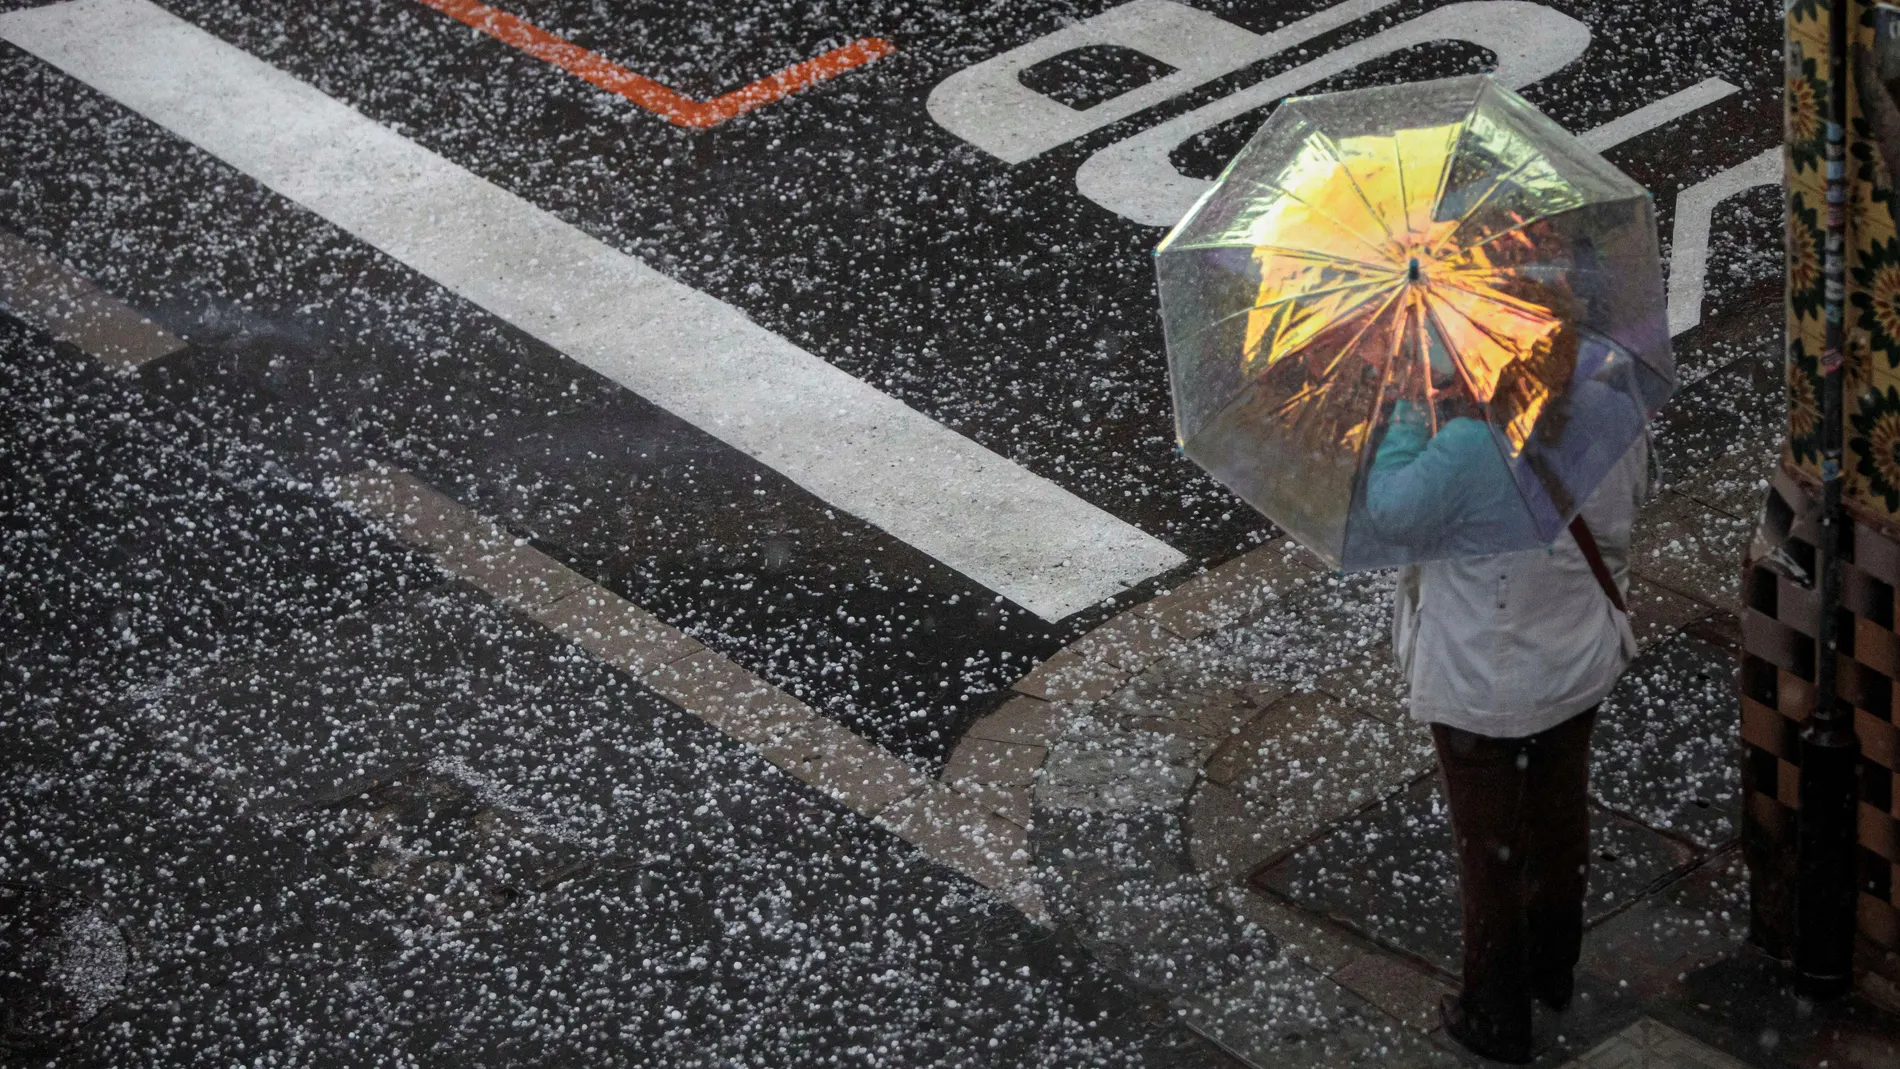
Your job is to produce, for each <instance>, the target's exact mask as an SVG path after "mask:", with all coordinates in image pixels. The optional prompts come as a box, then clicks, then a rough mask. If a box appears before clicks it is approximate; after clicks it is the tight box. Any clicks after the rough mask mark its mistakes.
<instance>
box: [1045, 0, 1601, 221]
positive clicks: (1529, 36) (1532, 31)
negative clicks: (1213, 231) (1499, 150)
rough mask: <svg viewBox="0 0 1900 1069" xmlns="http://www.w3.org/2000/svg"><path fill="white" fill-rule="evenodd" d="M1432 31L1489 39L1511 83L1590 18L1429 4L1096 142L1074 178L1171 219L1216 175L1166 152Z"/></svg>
mask: <svg viewBox="0 0 1900 1069" xmlns="http://www.w3.org/2000/svg"><path fill="white" fill-rule="evenodd" d="M1432 41H1468V42H1470V43H1472V44H1475V45H1477V46H1479V47H1480V48H1484V49H1488V50H1489V51H1490V52H1491V53H1492V54H1493V55H1495V56H1497V61H1498V62H1497V69H1496V71H1495V72H1494V73H1495V74H1496V76H1497V80H1498V83H1499V84H1501V85H1504V86H1508V87H1509V88H1512V89H1518V88H1522V87H1523V86H1526V85H1529V84H1530V83H1532V82H1534V81H1537V80H1538V79H1539V78H1543V77H1545V76H1546V75H1549V74H1554V73H1556V72H1557V71H1559V70H1562V69H1563V68H1564V66H1566V65H1567V64H1569V63H1570V62H1571V61H1572V60H1574V59H1576V58H1577V57H1578V56H1581V55H1583V52H1584V49H1586V48H1588V47H1590V28H1589V27H1587V26H1585V25H1584V24H1583V23H1581V22H1578V21H1577V20H1576V19H1573V18H1571V17H1570V16H1568V15H1565V14H1563V13H1561V12H1558V11H1553V10H1551V9H1550V8H1547V7H1545V6H1543V5H1542V4H1533V3H1525V2H1523V0H1473V2H1469V3H1461V4H1450V5H1447V6H1445V7H1441V8H1437V9H1435V10H1432V11H1427V12H1426V13H1425V14H1423V15H1420V16H1418V17H1416V18H1412V19H1408V20H1406V21H1404V22H1401V23H1399V24H1398V25H1396V26H1394V27H1392V28H1391V29H1388V30H1381V31H1380V32H1378V33H1375V34H1373V35H1372V36H1370V37H1367V38H1364V39H1362V40H1358V41H1354V42H1353V43H1351V44H1349V45H1346V46H1344V47H1342V48H1339V49H1337V50H1335V51H1332V52H1328V53H1326V54H1325V55H1322V56H1320V57H1319V58H1318V59H1315V60H1313V61H1312V62H1311V63H1305V64H1301V65H1300V66H1298V67H1295V68H1293V69H1292V70H1290V71H1286V72H1285V73H1282V74H1277V75H1274V76H1273V77H1271V78H1268V79H1267V80H1266V81H1263V82H1259V83H1256V84H1254V85H1251V86H1248V87H1247V88H1245V89H1242V90H1240V91H1239V92H1236V93H1232V94H1229V95H1228V96H1224V97H1222V98H1220V99H1219V100H1216V101H1214V102H1213V103H1210V104H1204V105H1202V106H1201V107H1198V108H1196V109H1194V110H1193V111H1190V112H1187V113H1186V114H1184V115H1177V116H1175V117H1174V118H1172V119H1169V120H1168V121H1167V122H1164V123H1161V124H1160V125H1158V126H1154V127H1151V128H1150V129H1147V130H1144V131H1142V132H1141V133H1139V134H1136V135H1135V136H1133V137H1130V138H1127V139H1126V140H1123V141H1118V142H1116V143H1115V144H1113V145H1110V146H1108V147H1107V148H1104V149H1102V150H1101V151H1099V152H1097V153H1095V154H1094V155H1092V156H1090V157H1089V158H1088V159H1087V160H1084V161H1083V163H1082V167H1081V169H1080V170H1078V171H1076V173H1075V185H1076V188H1077V189H1079V190H1081V191H1082V195H1083V196H1085V197H1087V198H1089V199H1090V200H1092V201H1094V202H1095V203H1097V204H1099V205H1101V206H1102V207H1104V208H1107V209H1108V210H1109V211H1111V212H1114V213H1115V214H1117V215H1120V216H1122V217H1123V218H1125V219H1132V220H1134V221H1135V222H1137V223H1146V224H1148V225H1149V226H1173V225H1174V224H1175V223H1177V222H1180V220H1181V217H1182V216H1184V215H1186V214H1187V212H1188V209H1189V208H1192V207H1193V206H1194V202H1195V201H1197V200H1199V199H1200V198H1201V195H1202V194H1204V193H1206V192H1207V190H1208V189H1209V188H1210V187H1211V186H1212V185H1213V183H1211V182H1208V181H1205V180H1203V179H1199V178H1190V177H1189V176H1187V175H1184V174H1182V173H1181V172H1180V171H1177V170H1175V168H1174V164H1173V163H1172V162H1171V161H1170V160H1169V156H1170V155H1171V154H1172V153H1173V152H1174V150H1175V148H1176V147H1177V146H1179V145H1180V144H1181V142H1183V141H1186V140H1187V139H1188V138H1190V137H1193V136H1194V135H1195V134H1198V133H1200V132H1202V131H1203V130H1209V129H1212V128H1214V127H1216V126H1219V125H1220V124H1221V123H1224V122H1226V121H1227V120H1229V119H1232V118H1234V117H1236V116H1239V115H1245V114H1246V113H1247V112H1250V111H1252V110H1254V109H1255V108H1259V107H1264V106H1266V105H1268V104H1272V103H1274V102H1275V101H1277V100H1279V99H1281V98H1282V97H1285V96H1287V95H1288V94H1290V93H1295V92H1298V91H1299V90H1301V89H1305V88H1306V87H1307V86H1310V85H1312V84H1313V83H1315V82H1318V81H1320V80H1322V79H1325V78H1330V77H1332V76H1333V75H1335V74H1339V73H1341V72H1343V71H1348V70H1351V69H1352V68H1354V67H1357V66H1358V65H1360V64H1361V63H1365V62H1368V61H1370V60H1374V59H1378V58H1379V57H1381V56H1386V55H1390V54H1392V53H1394V52H1397V51H1400V50H1401V49H1406V48H1410V47H1412V46H1414V45H1421V44H1427V43H1430V42H1432Z"/></svg>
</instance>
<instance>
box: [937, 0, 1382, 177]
mask: <svg viewBox="0 0 1900 1069" xmlns="http://www.w3.org/2000/svg"><path fill="white" fill-rule="evenodd" d="M1397 2H1398V0H1347V2H1346V3H1343V4H1339V5H1336V6H1334V7H1329V8H1327V9H1326V10H1324V11H1320V12H1317V13H1315V14H1312V15H1309V16H1307V17H1306V18H1303V19H1301V20H1299V21H1298V22H1295V23H1292V24H1291V25H1287V26H1282V27H1281V28H1279V29H1277V30H1275V31H1273V32H1272V33H1269V34H1264V35H1263V34H1257V33H1253V32H1250V31H1248V30H1246V29H1243V28H1241V27H1239V26H1236V25H1234V24H1233V23H1231V22H1228V21H1227V20H1226V19H1223V18H1221V17H1220V16H1218V15H1214V14H1210V13H1208V12H1206V11H1202V10H1200V9H1199V8H1192V7H1188V6H1187V5H1186V4H1177V3H1175V2H1174V0H1133V2H1132V3H1127V4H1122V5H1121V6H1119V7H1112V8H1109V9H1108V10H1107V11H1104V12H1102V13H1101V14H1099V15H1096V16H1094V17H1092V18H1086V19H1083V20H1082V21H1081V22H1078V23H1076V24H1074V25H1072V26H1065V27H1063V28H1062V29H1060V30H1057V31H1055V32H1054V33H1050V34H1045V35H1043V36H1041V37H1038V38H1036V39H1035V40H1033V41H1030V42H1029V43H1027V44H1024V45H1020V46H1018V47H1016V48H1012V49H1010V50H1009V51H1007V52H1004V53H1002V54H1000V55H995V56H991V57H990V58H989V59H986V60H984V61H983V62H981V63H976V64H973V65H971V66H968V67H965V68H963V69H962V70H960V71H958V72H956V73H955V74H952V75H951V76H950V77H948V78H945V79H944V80H943V81H941V82H939V83H937V87H936V88H935V89H932V90H931V91H930V97H929V99H928V100H927V101H926V102H925V107H926V109H927V110H928V111H929V112H930V117H931V118H933V119H935V120H937V124H938V125H939V126H942V127H943V128H944V129H946V130H948V131H950V132H951V133H953V134H955V135H957V136H958V137H961V138H963V139H964V140H965V141H968V142H969V143H970V144H972V145H975V146H976V147H977V148H980V149H982V150H983V151H985V152H987V153H989V154H990V155H992V156H996V157H997V158H999V159H1001V160H1003V161H1004V162H1005V163H1021V162H1023V161H1024V160H1027V159H1030V158H1031V157H1034V156H1037V155H1040V154H1041V153H1044V152H1047V151H1049V150H1050V149H1052V148H1055V147H1056V146H1057V145H1060V144H1062V143H1063V142H1065V141H1071V140H1073V139H1075V138H1078V137H1081V136H1082V135H1083V134H1086V133H1088V132H1089V131H1091V130H1099V129H1101V128H1102V127H1104V126H1107V125H1109V124H1110V123H1114V122H1119V121H1121V120H1122V119H1125V118H1127V117H1128V116H1130V115H1133V114H1134V113H1136V112H1138V111H1141V110H1142V109H1144V108H1148V107H1151V106H1153V105H1155V104H1159V103H1161V102H1162V101H1164V100H1169V99H1172V98H1174V97H1177V96H1179V95H1181V94H1182V93H1185V92H1187V91H1188V90H1190V89H1192V88H1194V87H1195V86H1197V85H1203V84H1205V83H1207V82H1210V81H1213V80H1214V79H1215V78H1219V77H1220V76H1221V75H1223V74H1231V73H1233V72H1234V71H1237V70H1239V69H1241V68H1242V67H1245V66H1247V65H1248V64H1250V63H1257V62H1259V61H1260V60H1263V59H1266V58H1267V57H1268V56H1272V55H1276V54H1278V53H1280V52H1284V51H1286V50H1287V49H1289V48H1292V47H1294V46H1296V45H1299V44H1302V43H1304V42H1306V41H1309V40H1312V39H1313V38H1315V37H1318V36H1319V35H1320V34H1323V33H1327V32H1329V31H1332V30H1336V29H1338V28H1339V27H1341V26H1344V25H1346V24H1347V23H1349V22H1353V21H1355V20H1357V19H1360V18H1363V17H1365V16H1366V15H1369V14H1371V13H1373V12H1375V11H1378V10H1380V9H1381V8H1385V7H1390V6H1391V5H1393V4H1394V3H1397ZM1092 45H1114V46H1119V47H1121V48H1128V49H1133V50H1134V51H1136V52H1140V53H1142V54H1143V55H1146V56H1148V57H1149V58H1151V59H1157V60H1160V61H1161V62H1163V63H1166V64H1167V65H1168V66H1170V67H1173V68H1175V70H1174V72H1173V73H1171V74H1168V75H1166V76H1164V77H1161V78H1157V79H1155V80H1154V81H1152V82H1149V83H1148V84H1147V85H1143V86H1138V87H1137V88H1134V89H1131V90H1129V91H1128V92H1126V93H1122V94H1121V95H1119V96H1116V97H1112V98H1110V99H1108V100H1104V101H1102V102H1100V103H1098V104H1096V105H1094V106H1093V107H1088V108H1081V109H1077V108H1072V107H1070V106H1068V105H1067V104H1064V103H1062V102H1061V101H1059V100H1052V99H1050V98H1049V97H1047V96H1044V95H1043V94H1041V93H1038V92H1036V91H1035V90H1033V89H1031V88H1029V87H1028V86H1026V85H1024V84H1023V83H1022V82H1021V81H1020V80H1019V78H1018V75H1020V74H1021V73H1022V72H1023V71H1024V70H1026V69H1028V68H1030V67H1033V66H1035V65H1036V64H1038V63H1041V62H1042V61H1043V60H1046V59H1053V58H1055V57H1056V56H1059V55H1061V54H1063V53H1064V52H1072V51H1074V50H1076V49H1078V48H1088V47H1090V46H1092Z"/></svg>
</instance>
